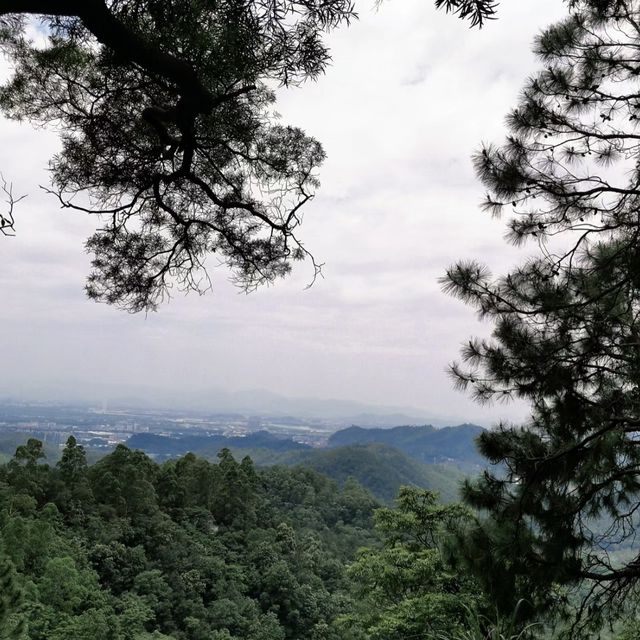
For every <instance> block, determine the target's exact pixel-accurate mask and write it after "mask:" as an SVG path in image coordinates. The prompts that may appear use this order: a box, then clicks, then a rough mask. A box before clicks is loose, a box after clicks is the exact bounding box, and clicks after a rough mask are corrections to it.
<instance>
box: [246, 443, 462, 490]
mask: <svg viewBox="0 0 640 640" xmlns="http://www.w3.org/2000/svg"><path fill="white" fill-rule="evenodd" d="M234 453H235V454H236V455H239V454H240V453H241V452H240V451H239V450H236V451H235V452H234ZM242 453H244V452H242ZM251 456H252V458H253V459H254V460H255V462H256V464H259V465H262V466H265V465H272V464H283V465H287V466H292V465H300V466H304V467H308V468H310V469H313V470H314V471H317V472H319V473H321V474H323V475H325V476H327V477H329V478H331V479H333V480H335V481H336V482H337V483H338V484H340V485H343V484H344V482H345V481H346V480H347V479H348V478H350V477H351V478H354V479H355V480H357V481H358V483H360V484H361V485H362V486H363V487H365V488H366V489H368V490H369V491H371V493H372V494H373V495H374V496H376V497H377V498H379V499H380V500H385V501H387V502H390V501H392V500H393V499H394V498H395V497H396V495H397V494H398V490H399V488H400V487H401V486H403V485H410V486H415V487H420V488H422V489H430V490H432V491H437V492H438V493H439V494H440V497H441V499H442V500H443V501H444V502H453V501H455V500H457V499H458V497H459V496H458V487H459V485H460V482H461V481H462V479H463V478H464V477H465V474H463V473H462V472H461V471H460V470H459V469H457V468H455V467H450V466H445V465H437V464H423V463H421V462H418V461H417V460H413V459H411V458H409V457H408V456H406V455H405V454H404V453H402V452H401V451H398V450H397V449H394V448H393V447H389V446H387V445H384V444H366V445H354V446H349V447H337V448H335V449H314V450H311V451H292V452H288V453H285V454H280V455H277V454H274V453H273V452H266V451H263V452H261V451H256V450H253V451H251Z"/></svg>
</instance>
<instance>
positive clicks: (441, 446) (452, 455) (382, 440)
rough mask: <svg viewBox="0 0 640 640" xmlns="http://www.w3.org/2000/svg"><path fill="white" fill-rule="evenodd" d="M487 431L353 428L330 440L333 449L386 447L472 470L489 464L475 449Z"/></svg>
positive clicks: (461, 427)
mask: <svg viewBox="0 0 640 640" xmlns="http://www.w3.org/2000/svg"><path fill="white" fill-rule="evenodd" d="M482 431H484V429H483V428H482V427H479V426H477V425H473V424H462V425H459V426H457V427H445V428H442V429H436V428H435V427H433V426H431V425H425V426H421V427H414V426H404V427H394V428H392V429H365V428H362V427H349V428H348V429H343V430H341V431H336V433H334V434H332V435H331V436H330V437H329V441H328V445H329V447H343V446H348V445H362V444H372V443H379V444H386V445H389V446H392V447H395V448H396V449H399V450H400V451H403V452H404V453H406V454H407V455H409V456H411V457H412V458H414V459H415V460H419V461H420V462H426V463H429V464H438V463H439V464H455V465H457V466H459V467H461V468H464V469H472V468H474V467H480V466H483V465H485V464H486V461H485V460H484V459H483V458H482V457H481V456H480V454H479V453H478V451H477V449H476V446H475V439H476V438H477V437H478V435H479V434H480V433H482Z"/></svg>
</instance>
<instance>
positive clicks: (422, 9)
mask: <svg viewBox="0 0 640 640" xmlns="http://www.w3.org/2000/svg"><path fill="white" fill-rule="evenodd" d="M358 11H359V12H360V20H359V21H358V22H355V23H354V24H353V25H352V26H351V27H350V28H348V29H344V30H340V31H337V32H335V33H333V34H331V36H330V38H329V43H330V45H331V47H332V52H333V65H332V66H331V67H330V68H329V69H328V70H327V73H326V76H325V77H323V78H322V79H320V81H319V82H317V83H315V84H312V83H310V84H307V85H305V86H304V87H303V88H301V89H296V90H291V91H288V92H282V94H281V96H280V102H279V107H278V111H279V112H280V113H281V114H282V119H283V122H285V123H290V124H295V125H298V126H301V127H303V128H304V129H305V130H306V131H307V132H308V133H309V134H311V135H313V136H314V137H316V138H317V139H319V140H320V141H322V143H323V144H324V146H325V149H326V152H327V154H328V159H327V161H326V163H325V165H324V166H323V168H322V171H321V176H320V177H321V180H322V186H321V188H320V190H319V193H318V195H317V197H316V199H315V200H314V201H313V202H312V203H311V205H310V206H308V207H307V209H306V214H305V221H304V225H303V230H302V237H303V240H304V241H305V244H306V246H307V247H308V248H309V249H310V250H311V251H312V252H313V253H314V254H315V255H316V256H317V258H318V259H319V260H320V261H322V262H324V263H325V269H324V275H325V277H324V279H323V280H319V281H318V282H316V284H315V285H314V286H313V288H311V289H310V290H305V289H304V287H305V285H306V283H307V282H308V280H309V278H310V277H311V267H310V265H304V264H302V265H299V266H298V267H297V271H296V272H295V274H294V275H293V276H292V277H290V278H289V279H287V280H282V281H279V282H278V283H277V284H276V285H275V286H272V287H269V288H263V289H262V290H260V291H258V292H256V293H253V294H250V295H248V296H247V295H245V294H242V293H239V292H238V291H237V290H236V289H234V288H233V287H232V286H231V285H230V284H229V283H228V281H227V278H228V274H227V273H226V272H225V270H224V269H223V268H216V269H213V270H212V277H213V281H214V291H213V292H212V293H210V294H208V295H207V296H205V297H198V296H195V295H191V296H187V297H183V296H181V295H177V296H176V297H175V298H174V299H173V300H172V301H171V303H170V304H168V305H165V306H163V307H161V309H160V310H159V312H157V313H155V314H150V315H147V316H145V315H143V314H140V315H128V314H126V313H124V312H122V311H117V310H115V309H113V308H110V307H107V306H105V305H99V304H95V303H92V302H89V301H88V300H87V299H86V298H85V297H84V294H83V281H84V277H85V275H86V274H87V272H88V261H89V260H88V257H87V256H86V255H85V254H84V250H83V243H84V240H85V238H86V237H87V236H88V235H89V233H90V232H91V231H92V229H93V228H94V226H95V224H96V221H95V220H93V219H91V218H89V217H88V216H84V215H81V214H78V213H71V212H68V211H61V210H59V208H58V207H57V204H56V202H55V201H54V200H53V199H52V198H51V197H49V196H47V195H46V194H44V193H43V192H41V191H40V190H39V189H38V185H39V184H46V183H47V179H48V178H47V175H46V166H47V160H48V158H49V157H50V155H51V154H52V153H53V152H54V151H55V149H56V137H55V134H52V133H47V132H43V131H32V130H31V129H30V128H29V127H27V126H24V125H23V126H20V125H17V124H15V123H8V122H0V135H1V136H2V138H1V139H2V143H3V144H2V145H1V146H0V170H2V172H3V173H4V175H5V177H6V178H7V179H9V180H12V181H13V183H14V190H15V191H16V193H18V194H21V193H28V194H29V195H28V198H27V199H26V200H24V201H23V202H22V203H20V205H19V209H18V211H17V227H18V236H17V237H16V238H11V239H0V267H1V268H0V300H1V301H2V302H1V304H0V323H1V324H0V326H1V327H2V335H3V341H2V350H1V352H0V358H1V360H0V393H2V392H5V393H6V392H11V393H26V394H28V393H30V392H31V391H32V390H35V389H37V388H39V387H47V386H50V385H51V383H55V385H59V386H61V387H66V388H67V389H68V390H69V391H70V392H72V391H73V390H74V389H87V388H91V387H95V388H96V389H99V388H100V387H101V386H106V385H110V384H125V385H136V386H137V385H151V386H158V387H162V388H171V389H173V390H174V391H180V390H182V389H184V390H188V389H189V390H193V389H204V388H208V387H219V388H223V389H227V390H244V389H252V388H262V389H267V390H271V391H274V392H277V393H281V394H283V395H293V396H315V397H332V398H341V399H350V400H357V401H362V402H366V403H372V404H385V405H387V404H391V405H403V406H412V407H417V408H420V409H423V410H425V411H426V412H428V413H433V414H441V415H455V416H461V417H466V418H468V419H469V420H476V421H483V422H487V421H491V420H493V419H496V418H497V417H500V416H502V417H517V416H518V415H520V414H522V412H523V408H522V407H520V408H516V407H513V406H497V407H492V408H482V407H478V406H477V405H475V404H473V403H472V402H471V401H470V400H469V399H468V398H467V397H466V396H465V395H464V394H461V393H459V392H456V391H454V390H453V389H452V387H451V382H450V380H449V378H448V377H447V375H446V373H445V370H446V367H447V364H448V363H449V362H450V361H451V360H452V359H454V358H456V357H457V353H458V349H459V345H460V344H461V343H462V342H463V341H465V339H467V338H468V337H470V336H471V335H474V334H486V333H487V332H488V330H489V328H490V327H489V326H488V325H483V324H481V323H479V322H478V320H477V319H476V317H475V315H474V312H473V311H472V310H471V309H469V308H467V307H465V306H464V305H463V304H462V303H460V302H459V301H457V300H454V299H450V298H447V297H446V296H444V295H443V294H442V293H441V292H440V287H439V285H438V282H437V279H438V278H439V277H440V276H441V275H442V274H443V272H444V270H445V269H446V267H447V266H448V265H450V264H451V263H453V262H454V261H456V260H457V259H460V258H471V257H474V258H479V259H481V260H483V261H486V262H487V263H488V264H489V265H490V266H491V267H492V268H493V270H494V271H499V270H501V269H504V268H506V267H507V266H508V265H510V264H513V263H515V262H516V261H518V260H520V259H521V258H522V257H523V256H524V255H526V253H527V252H528V251H531V250H532V249H531V248H525V249H519V250H515V249H513V248H511V247H509V246H507V245H506V244H505V243H504V241H503V239H502V236H503V231H504V229H503V224H502V223H500V221H495V220H491V219H490V218H489V216H488V215H486V214H484V213H482V212H481V211H480V210H479V207H478V203H479V201H480V200H481V198H482V195H483V189H482V187H481V185H480V184H479V183H478V182H477V181H476V179H475V177H474V175H473V171H472V169H471V163H470V155H471V153H472V152H473V151H474V150H475V149H477V148H478V146H479V143H480V142H481V141H482V140H495V141H499V140H500V139H501V138H502V136H503V134H504V127H503V122H504V115H505V114H506V112H507V111H508V109H509V108H510V107H512V106H514V105H515V101H516V99H517V95H518V92H519V89H520V87H521V86H522V83H523V81H524V79H525V78H526V76H527V75H528V74H530V73H531V72H532V71H533V70H534V69H535V68H536V66H537V63H536V62H535V60H534V58H533V55H532V54H531V53H530V49H531V41H532V39H533V37H534V35H535V34H536V32H537V31H538V30H539V29H540V28H542V27H544V26H546V25H547V24H548V23H550V22H552V21H553V20H554V19H556V18H558V17H560V16H561V15H562V14H563V6H562V3H561V1H560V0H505V1H504V2H503V3H502V5H501V6H500V13H499V15H500V19H499V20H498V21H497V22H494V23H489V24H488V25H487V27H486V28H485V29H483V30H482V31H478V30H469V29H468V27H467V25H466V24H465V23H462V22H460V21H459V20H456V19H454V18H452V17H451V16H446V15H444V14H441V13H439V12H436V11H435V10H434V8H433V2H432V1H431V0H386V1H385V2H383V3H382V5H381V7H380V9H379V10H378V11H375V10H374V9H373V8H372V6H370V5H367V4H364V3H362V4H360V5H359V6H358Z"/></svg>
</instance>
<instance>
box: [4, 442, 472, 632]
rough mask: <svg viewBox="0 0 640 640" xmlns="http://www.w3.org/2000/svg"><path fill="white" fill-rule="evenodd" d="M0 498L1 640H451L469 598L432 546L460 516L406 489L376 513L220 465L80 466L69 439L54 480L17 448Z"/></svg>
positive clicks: (312, 476) (314, 488) (296, 482)
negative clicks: (433, 637) (445, 635)
mask: <svg viewBox="0 0 640 640" xmlns="http://www.w3.org/2000/svg"><path fill="white" fill-rule="evenodd" d="M0 482H1V485H0V486H1V494H0V495H1V497H0V500H1V503H0V514H1V515H0V532H1V537H2V558H1V562H2V570H1V571H2V573H1V578H0V580H1V584H2V600H1V607H0V630H1V631H0V637H3V638H29V639H32V640H40V639H42V640H44V639H47V640H57V639H60V640H61V639H62V638H81V639H87V640H88V639H94V638H95V639H98V638H99V639H107V638H109V639H111V638H113V639H114V640H115V639H136V640H143V639H151V638H154V639H161V638H162V639H163V638H175V639H176V640H182V639H184V640H186V639H190V640H191V639H196V640H197V639H203V640H204V639H205V638H206V639H208V640H209V639H211V638H214V639H216V640H223V639H224V640H227V639H229V640H230V639H231V638H249V639H252V640H253V639H255V640H271V639H279V640H285V639H293V638H314V639H316V640H322V639H332V638H335V639H337V638H354V639H356V638H380V640H382V638H401V637H406V635H407V633H408V632H409V631H410V630H412V631H413V632H416V630H418V629H419V628H423V627H424V628H433V629H439V630H440V631H442V632H444V631H447V632H453V631H455V630H456V629H457V628H458V627H459V625H460V624H461V622H462V620H463V618H464V615H465V609H464V607H463V605H464V603H465V602H467V604H468V603H472V602H476V601H477V600H478V599H479V597H480V596H479V592H478V591H477V588H476V587H474V585H473V581H472V580H471V579H468V578H463V579H460V578H459V577H457V576H456V575H455V574H453V573H450V572H448V571H447V570H446V569H445V567H444V564H443V562H442V559H441V556H440V551H439V550H438V547H437V544H436V540H437V536H438V533H437V532H438V531H439V530H440V528H441V527H442V525H443V523H444V522H445V521H447V520H456V519H460V518H463V517H464V516H465V512H464V509H462V508H461V507H458V506H440V505H438V504H437V502H436V498H435V495H434V494H432V493H430V492H425V491H420V490H418V489H405V490H404V491H403V492H402V494H401V498H400V502H399V504H400V508H399V509H398V510H392V509H388V508H380V505H379V504H378V503H377V501H376V500H375V499H374V498H373V497H372V496H371V494H369V493H368V492H367V491H366V490H365V489H363V488H362V487H361V486H360V485H358V484H357V483H356V482H355V481H353V480H348V481H347V482H345V483H344V486H343V487H342V488H338V485H337V484H336V483H334V482H332V481H330V480H328V479H327V478H325V477H323V476H322V475H320V474H318V473H317V472H315V471H313V470H310V469H304V468H302V467H297V468H285V467H279V466H275V467H270V468H266V469H261V470H256V469H255V468H254V465H253V463H252V461H251V460H250V459H249V458H248V457H245V458H244V459H243V460H242V461H240V462H238V461H236V460H235V459H234V458H233V456H232V455H231V454H230V452H229V451H228V450H226V449H225V450H222V451H221V452H220V453H219V456H218V460H217V464H214V463H210V462H208V461H206V460H204V459H202V458H198V457H196V456H194V455H193V454H187V455H185V456H183V457H181V458H179V459H177V460H171V461H167V462H164V463H163V464H157V463H155V462H154V461H152V460H151V459H150V458H148V457H147V456H146V455H145V454H144V453H142V452H140V451H132V450H130V449H128V448H127V447H125V446H122V445H120V446H118V447H117V448H116V449H115V450H114V451H113V452H112V453H111V454H109V455H107V456H105V457H104V458H102V459H101V460H99V461H98V462H97V463H95V464H93V465H87V461H86V455H85V451H84V449H83V447H81V446H80V445H78V444H77V443H76V441H75V439H74V438H73V437H71V438H69V440H68V442H67V444H66V446H65V448H64V450H63V453H62V456H61V458H60V460H59V461H58V462H57V464H55V465H49V464H47V461H46V457H45V453H44V449H43V446H42V443H40V442H39V441H38V440H35V439H31V440H29V441H28V442H27V443H26V444H25V445H21V446H20V447H18V449H17V450H16V453H15V455H14V457H13V458H12V459H11V460H10V461H9V462H8V463H7V464H5V465H4V466H2V467H1V468H0ZM460 596H465V598H462V599H461V598H460ZM467 596H468V598H467Z"/></svg>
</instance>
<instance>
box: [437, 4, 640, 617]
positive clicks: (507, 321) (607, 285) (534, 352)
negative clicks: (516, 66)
mask: <svg viewBox="0 0 640 640" xmlns="http://www.w3.org/2000/svg"><path fill="white" fill-rule="evenodd" d="M571 5H572V10H571V12H570V15H569V17H568V18H567V19H566V20H564V21H562V22H561V23H559V24H556V25H554V26H552V27H550V28H548V29H546V30H545V31H544V32H543V33H542V34H541V35H540V36H539V38H538V39H537V42H536V53H537V55H538V56H539V58H540V60H541V62H542V63H543V68H542V70H541V71H540V72H539V73H538V74H537V75H536V76H535V77H533V78H532V79H531V80H530V81H529V82H528V83H527V85H526V86H525V88H524V91H523V93H522V97H521V100H520V103H519V105H518V107H517V108H516V109H515V110H514V111H513V112H512V113H511V114H510V115H509V117H508V129H509V135H508V137H507V140H506V143H505V144H504V145H502V146H499V147H496V146H491V145H489V146H485V147H484V148H483V149H482V150H481V152H480V153H478V154H477V156H476V157H475V166H476V169H477V172H478V174H479V176H480V178H481V180H482V181H483V183H484V184H485V185H486V186H487V188H488V192H489V193H488V196H487V199H486V203H485V207H486V209H488V210H489V211H490V212H492V213H495V214H501V213H502V212H504V211H505V209H506V210H509V211H510V220H509V224H508V226H509V233H508V237H509V239H510V240H511V241H512V242H513V243H515V244H521V243H524V242H525V241H528V240H529V241H531V240H533V241H534V242H536V243H537V244H538V245H539V253H538V254H537V256H536V257H534V258H532V259H530V260H528V261H527V262H525V263H524V264H522V265H521V266H520V267H518V268H516V269H515V270H513V271H512V272H510V273H508V274H507V275H504V276H502V277H493V276H492V275H491V273H490V272H489V270H488V269H487V268H486V267H484V266H483V265H481V264H478V263H476V262H467V263H460V264H458V265H456V266H454V267H452V268H450V269H449V270H448V273H447V276H446V278H445V289H446V290H447V291H449V292H451V293H453V294H454V295H457V296H459V297H460V298H462V299H463V300H464V301H466V302H467V303H469V304H471V305H473V306H475V307H476V308H477V309H478V311H479V314H480V315H481V316H482V317H485V318H489V319H491V320H492V322H493V323H494V331H493V337H492V339H489V340H477V339H474V340H471V341H469V343H468V344H467V345H466V347H465V348H464V351H463V360H464V363H465V364H459V363H456V364H454V365H453V368H452V373H453V376H454V379H455V380H456V382H457V384H458V385H459V386H460V387H462V388H470V389H471V390H472V393H473V395H474V397H475V398H476V399H477V400H479V401H480V402H489V401H494V400H508V399H509V398H512V397H515V398H520V399H524V400H526V401H528V402H530V403H531V417H530V419H529V420H528V421H527V422H526V424H524V425H522V426H512V425H509V424H501V425H500V426H499V428H497V429H496V430H493V431H489V432H486V433H484V434H482V436H481V437H480V439H479V445H480V449H481V451H482V453H483V454H484V455H485V456H486V458H487V459H488V460H489V461H490V462H491V463H494V464H496V465H498V469H497V470H496V471H494V472H486V473H485V474H484V475H483V477H482V478H481V479H479V480H478V481H475V482H468V483H467V484H466V487H465V497H466V500H467V501H468V502H469V503H470V504H471V505H473V506H474V507H476V508H480V509H482V510H484V511H485V513H487V514H488V515H489V517H488V519H487V520H485V521H484V522H483V523H480V524H479V526H478V528H477V529H476V530H475V531H474V532H473V534H467V536H466V538H464V536H463V541H464V540H466V544H463V545H462V551H461V553H462V555H463V557H465V558H466V560H467V562H468V563H469V564H471V565H472V566H475V568H476V571H477V573H478V575H479V576H481V577H482V578H483V579H484V581H485V585H486V586H487V588H488V589H489V590H491V591H493V593H494V595H495V596H496V597H498V600H501V602H502V606H503V607H504V608H505V609H506V608H508V607H512V606H513V604H514V602H515V601H517V599H518V598H520V597H525V598H526V599H528V600H529V601H530V602H533V603H534V604H536V605H537V606H542V607H545V606H550V605H551V602H552V601H553V600H554V599H556V598H555V596H556V595H557V594H555V593H554V592H553V589H554V588H555V587H557V586H558V585H565V586H566V587H571V586H575V585H580V588H581V589H582V591H581V594H582V596H583V597H581V602H582V605H581V608H580V611H579V612H578V613H579V615H578V619H581V618H591V620H594V619H595V618H596V617H597V614H600V613H605V612H606V611H611V610H612V608H613V609H615V608H616V607H617V606H621V605H622V604H623V603H624V599H625V598H626V596H627V595H628V594H629V592H630V591H632V590H635V589H637V588H638V585H639V583H640V580H639V579H640V553H638V551H637V549H636V550H635V551H633V553H631V554H630V555H628V558H627V560H626V561H623V560H622V559H621V557H620V555H619V554H615V553H614V552H615V551H616V549H619V548H620V547H622V546H625V545H626V546H628V547H630V548H631V549H632V550H633V541H634V539H635V536H636V535H637V532H638V527H637V525H638V522H639V521H638V515H637V514H638V511H639V510H640V446H639V444H640V439H639V436H640V319H639V313H640V242H639V241H640V213H639V211H640V200H639V197H640V157H639V150H640V146H639V143H640V129H639V128H638V121H639V118H640V98H639V97H638V96H639V95H640V91H639V89H640V86H639V82H638V78H639V76H640V58H639V56H638V52H639V51H640V3H639V2H637V0H602V1H597V2H588V3H587V2H573V3H571ZM485 551H486V552H487V553H485ZM585 594H586V595H585ZM587 612H588V613H590V614H591V615H590V616H584V615H583V614H585V613H587Z"/></svg>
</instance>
